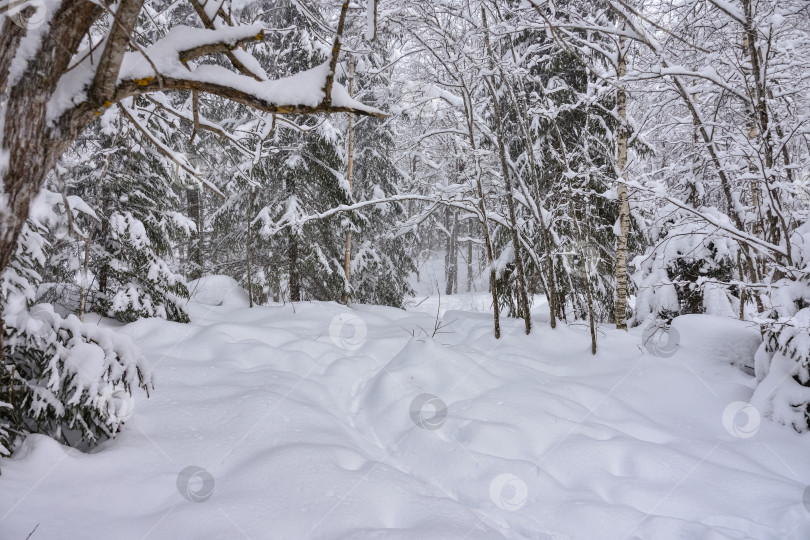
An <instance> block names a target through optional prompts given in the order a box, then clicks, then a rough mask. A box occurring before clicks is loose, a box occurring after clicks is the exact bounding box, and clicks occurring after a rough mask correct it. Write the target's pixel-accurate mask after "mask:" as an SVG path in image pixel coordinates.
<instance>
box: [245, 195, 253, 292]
mask: <svg viewBox="0 0 810 540" xmlns="http://www.w3.org/2000/svg"><path fill="white" fill-rule="evenodd" d="M249 189H250V193H249V194H248V207H247V219H246V220H245V221H246V223H245V227H246V230H245V235H246V237H247V238H246V240H245V262H246V263H247V284H248V303H249V305H248V307H253V273H252V271H251V267H250V242H251V235H250V218H251V216H252V215H253V186H250V188H249Z"/></svg>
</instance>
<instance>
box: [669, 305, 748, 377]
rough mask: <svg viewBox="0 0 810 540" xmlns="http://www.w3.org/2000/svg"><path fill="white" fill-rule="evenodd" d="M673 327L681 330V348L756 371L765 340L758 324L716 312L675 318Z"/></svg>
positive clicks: (720, 361) (694, 353)
mask: <svg viewBox="0 0 810 540" xmlns="http://www.w3.org/2000/svg"><path fill="white" fill-rule="evenodd" d="M672 328H674V329H675V330H677V331H678V335H679V338H680V342H679V346H680V348H679V350H680V351H683V352H684V353H688V354H692V355H700V356H701V357H706V358H711V359H712V360H714V361H716V362H719V363H724V364H730V365H733V366H737V367H739V368H741V369H743V370H744V371H746V372H747V373H749V374H753V373H754V371H753V370H754V355H755V354H756V352H757V349H758V348H759V344H760V343H762V336H761V335H760V333H759V326H758V325H756V324H754V323H752V322H747V321H741V320H739V319H732V318H730V317H719V316H715V315H681V316H680V317H675V319H673V320H672Z"/></svg>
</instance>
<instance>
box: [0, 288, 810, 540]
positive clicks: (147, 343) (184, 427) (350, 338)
mask: <svg viewBox="0 0 810 540" xmlns="http://www.w3.org/2000/svg"><path fill="white" fill-rule="evenodd" d="M215 284H216V287H214V285H215ZM210 285H211V289H212V290H206V291H203V292H201V293H200V294H199V295H198V299H200V300H203V301H204V302H205V303H204V304H201V303H197V302H192V303H191V316H192V321H193V322H192V324H189V325H181V324H174V323H168V322H165V321H162V320H157V319H150V320H142V321H139V322H137V323H134V324H130V325H128V326H125V327H123V328H122V329H121V331H122V332H125V333H127V334H129V335H131V336H132V337H133V338H134V339H135V340H136V342H137V343H139V344H140V346H141V347H142V349H143V351H144V353H145V354H146V355H147V357H148V358H149V359H150V360H151V363H152V365H153V369H154V371H155V375H156V390H155V392H154V395H153V397H152V398H151V399H146V398H145V396H142V395H139V396H137V399H136V404H135V412H134V415H133V416H132V418H131V419H130V421H129V422H128V423H127V426H126V427H125V430H124V432H123V433H122V434H120V435H119V436H118V437H117V439H116V440H114V441H109V442H108V443H105V444H104V445H103V446H102V447H101V448H99V449H97V451H95V452H94V453H93V454H81V453H79V452H76V451H73V450H68V449H66V448H64V447H62V446H60V445H58V444H57V443H55V442H53V441H51V440H49V439H46V438H44V437H39V436H32V437H29V438H28V439H27V440H26V442H25V443H24V445H23V447H22V448H21V449H20V450H19V451H18V452H17V454H16V455H15V456H14V458H12V459H10V460H5V461H4V462H3V463H2V471H3V475H2V476H1V477H0V538H3V539H17V538H19V539H24V538H25V537H26V536H27V535H28V534H29V533H30V532H31V531H32V530H33V529H34V527H35V526H37V525H38V528H37V530H36V532H35V533H34V534H33V535H32V538H33V539H37V538H42V539H52V538H66V539H76V538H133V539H137V538H172V539H174V538H188V539H200V538H212V539H214V538H216V539H222V538H254V539H260V538H262V539H263V538H285V539H286V538H296V539H302V538H338V537H351V538H443V539H449V538H481V539H484V538H486V539H492V538H554V539H566V538H571V539H583V540H591V539H632V538H637V539H645V540H647V539H664V540H667V539H684V540H686V539H698V538H699V539H729V538H730V539H743V538H755V539H771V538H773V539H776V538H780V539H781V538H793V539H805V538H808V537H810V511H808V510H807V509H806V508H805V506H804V504H803V502H802V496H803V492H804V490H805V487H806V485H807V484H808V483H810V460H808V459H807V450H808V442H809V441H810V439H808V438H807V436H800V435H798V434H795V433H793V432H791V431H789V430H788V429H786V428H784V427H782V426H777V425H774V424H771V423H769V422H767V421H763V422H762V424H761V425H759V426H758V429H757V426H756V425H753V424H752V423H751V422H749V423H748V425H742V424H745V420H746V419H747V418H746V416H745V414H742V415H738V416H741V419H742V421H741V420H740V419H739V418H738V419H737V420H736V422H735V419H734V417H733V411H735V409H734V408H733V407H734V406H732V404H733V403H734V402H745V401H748V400H749V399H750V396H751V392H752V390H751V388H752V379H751V377H750V376H748V375H746V374H745V373H743V372H742V371H741V370H740V369H739V368H737V367H734V366H731V365H729V364H728V363H727V361H722V362H720V361H718V359H717V358H716V357H715V356H712V354H714V353H712V352H711V350H715V351H716V350H717V347H722V343H723V340H724V338H723V335H724V334H722V332H721V333H719V334H715V335H716V336H717V340H716V341H715V342H714V343H713V344H712V343H709V342H712V339H711V336H712V332H711V331H706V328H708V327H710V326H711V321H710V320H709V319H706V321H704V324H703V325H701V324H696V322H695V321H694V320H692V321H685V322H684V323H683V324H681V326H679V328H680V332H681V336H680V338H681V347H680V348H679V349H678V350H677V351H676V352H675V354H674V355H672V356H670V357H668V358H661V357H657V356H654V355H651V354H649V353H647V352H646V351H645V350H644V349H643V348H642V347H641V329H634V330H633V331H631V332H630V334H629V335H626V334H622V333H619V332H616V331H613V330H610V329H607V328H604V329H603V335H602V336H601V337H600V352H599V354H598V355H597V356H595V357H591V356H590V354H588V353H589V342H588V338H587V334H586V333H585V330H584V328H583V329H580V328H576V327H575V328H565V327H563V328H558V329H557V330H556V331H551V330H550V329H549V328H548V327H547V325H544V324H538V325H537V327H536V330H535V332H534V333H533V334H532V335H531V336H528V337H527V336H524V335H521V324H519V323H517V322H515V321H506V322H505V323H504V337H503V339H502V340H500V341H498V342H496V341H495V340H494V339H493V338H492V336H491V320H490V316H489V315H487V314H484V313H471V312H460V311H452V310H450V311H447V312H445V313H444V316H443V321H444V322H445V323H450V324H449V326H448V327H447V328H445V331H446V332H449V333H441V334H437V335H436V336H435V337H429V336H428V335H426V334H431V333H432V332H433V328H434V318H435V313H418V312H403V311H399V310H395V309H389V308H381V307H372V306H356V307H354V308H346V307H343V306H339V305H336V304H333V303H303V304H297V305H295V306H292V305H286V306H271V307H261V308H253V309H248V308H246V307H244V306H243V302H242V300H240V299H239V298H238V293H235V294H236V298H237V299H236V300H234V301H227V298H226V296H222V297H220V295H219V293H216V294H215V292H216V291H218V290H220V289H221V288H222V287H225V286H226V285H227V283H224V282H222V280H219V281H217V280H213V281H212V282H211V283H210ZM203 289H205V287H203ZM223 300H225V301H224V302H223ZM220 303H221V304H223V305H215V304H220ZM451 321H452V322H451ZM700 322H701V321H697V323H700ZM701 326H702V329H703V331H702V332H698V331H697V330H695V329H696V328H701ZM718 328H721V327H718ZM741 332H743V334H739V335H744V332H745V331H744V330H742V331H741ZM411 334H413V335H414V337H412V335H411ZM728 335H735V334H734V332H731V333H730V334H728ZM739 335H737V337H736V338H735V341H736V340H737V339H742V338H739ZM726 341H728V339H726ZM712 348H714V349H712ZM735 350H740V351H744V350H747V349H746V348H745V346H744V345H740V347H739V349H735ZM707 351H709V352H708V353H707ZM740 354H743V353H740ZM740 364H741V365H744V364H745V362H740ZM425 394H428V395H425ZM730 406H731V407H732V408H731V409H729V407H730ZM729 410H731V411H732V413H731V415H732V416H731V417H729V412H728V411H729ZM724 412H725V415H726V422H725V425H724ZM729 420H730V421H729ZM189 466H196V467H199V469H187V468H188V467H189ZM181 472H182V474H181ZM181 491H182V492H183V493H182V494H181ZM195 501H196V502H195Z"/></svg>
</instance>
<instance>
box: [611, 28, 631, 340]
mask: <svg viewBox="0 0 810 540" xmlns="http://www.w3.org/2000/svg"><path fill="white" fill-rule="evenodd" d="M625 42H626V38H625V37H624V36H622V37H620V38H619V61H618V66H617V70H616V75H617V81H616V82H617V85H616V111H617V113H618V116H619V126H618V129H617V130H616V139H617V140H616V150H617V160H616V165H617V169H618V173H619V175H620V179H619V182H618V184H617V186H616V191H617V193H618V198H619V236H618V237H617V238H616V309H615V318H616V328H618V329H619V330H627V238H628V236H629V235H630V201H629V194H628V192H627V185H626V184H625V182H626V181H627V171H626V170H625V169H626V167H627V138H628V126H627V92H626V90H625V88H624V81H623V80H622V79H623V78H624V77H625V75H626V74H627V63H626V58H625Z"/></svg>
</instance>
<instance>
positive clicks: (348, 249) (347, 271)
mask: <svg viewBox="0 0 810 540" xmlns="http://www.w3.org/2000/svg"><path fill="white" fill-rule="evenodd" d="M349 96H354V60H353V58H351V57H350V58H349ZM353 169H354V115H353V114H352V113H349V150H348V164H347V167H346V180H347V181H348V182H349V194H350V195H351V193H352V188H353V186H352V173H353V172H354V171H353ZM351 271H352V231H350V230H349V231H346V246H345V251H344V257H343V273H344V278H345V280H346V282H345V283H344V285H343V296H342V298H341V302H342V303H343V304H347V305H348V303H349V291H350V290H351V281H350V277H351Z"/></svg>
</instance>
